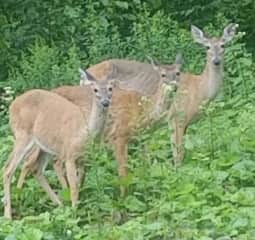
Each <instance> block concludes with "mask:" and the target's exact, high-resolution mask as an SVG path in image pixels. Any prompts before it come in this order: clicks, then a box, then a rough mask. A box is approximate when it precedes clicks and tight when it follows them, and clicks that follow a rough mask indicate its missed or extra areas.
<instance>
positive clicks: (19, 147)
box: [3, 136, 34, 219]
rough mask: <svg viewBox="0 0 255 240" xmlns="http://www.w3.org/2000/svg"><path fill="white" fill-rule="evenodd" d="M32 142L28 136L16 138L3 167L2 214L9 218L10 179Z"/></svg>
mask: <svg viewBox="0 0 255 240" xmlns="http://www.w3.org/2000/svg"><path fill="white" fill-rule="evenodd" d="M33 145H34V142H33V141H32V140H30V139H29V137H28V136H23V137H21V138H19V139H17V140H16V143H15V145H14V149H13V151H12V153H11V154H10V157H9V159H8V161H7V163H6V165H5V167H4V174H3V185H4V216H5V217H7V218H10V219H11V217H12V216H11V180H12V176H13V174H14V172H15V170H16V169H17V167H18V165H19V163H20V162H21V161H22V160H23V159H24V158H25V157H26V155H27V154H28V153H29V151H31V149H32V147H33Z"/></svg>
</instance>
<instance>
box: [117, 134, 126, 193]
mask: <svg viewBox="0 0 255 240" xmlns="http://www.w3.org/2000/svg"><path fill="white" fill-rule="evenodd" d="M127 147H128V141H127V140H126V139H125V138H119V139H116V141H115V142H114V154H115V157H116V160H117V162H118V174H119V177H120V179H121V180H123V179H124V178H125V177H127V175H128V166H127V160H128V148H127ZM125 193H126V189H125V187H124V186H123V184H122V183H121V186H120V194H121V196H122V197H124V196H125Z"/></svg>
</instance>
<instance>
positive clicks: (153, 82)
mask: <svg viewBox="0 0 255 240" xmlns="http://www.w3.org/2000/svg"><path fill="white" fill-rule="evenodd" d="M112 66H115V68H116V72H117V73H116V76H115V77H116V78H117V79H118V80H119V81H120V84H119V87H120V88H121V89H124V90H131V91H137V92H139V93H141V94H143V95H146V96H151V95H153V94H154V93H155V92H156V91H157V86H158V78H159V73H158V72H157V71H155V70H154V69H153V66H152V65H151V64H149V63H141V62H138V61H134V60H123V59H109V60H106V61H103V62H101V63H98V64H96V65H93V66H91V67H90V68H88V69H87V71H88V72H89V73H91V74H93V75H95V76H96V78H97V79H101V78H102V77H105V76H106V75H107V74H108V73H109V72H110V71H111V70H112V69H111V68H112ZM164 67H166V66H164Z"/></svg>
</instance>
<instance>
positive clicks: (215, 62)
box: [213, 58, 220, 66]
mask: <svg viewBox="0 0 255 240" xmlns="http://www.w3.org/2000/svg"><path fill="white" fill-rule="evenodd" d="M213 64H214V65H216V66H218V65H220V59H218V58H215V59H213Z"/></svg>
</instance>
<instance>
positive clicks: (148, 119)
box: [10, 54, 183, 196]
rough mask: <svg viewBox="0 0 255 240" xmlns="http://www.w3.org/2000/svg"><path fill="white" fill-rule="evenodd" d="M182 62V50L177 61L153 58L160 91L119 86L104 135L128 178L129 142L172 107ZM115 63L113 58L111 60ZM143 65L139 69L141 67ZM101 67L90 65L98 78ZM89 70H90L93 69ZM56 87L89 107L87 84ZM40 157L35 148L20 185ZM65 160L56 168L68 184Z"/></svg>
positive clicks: (80, 105)
mask: <svg viewBox="0 0 255 240" xmlns="http://www.w3.org/2000/svg"><path fill="white" fill-rule="evenodd" d="M125 62H126V60H123V61H121V63H122V64H123V65H122V66H124V64H125ZM182 62H183V61H182V56H181V55H180V54H178V55H177V56H176V60H175V64H172V65H161V66H158V65H156V64H154V62H153V61H151V64H150V68H151V69H149V71H152V73H153V74H156V77H157V78H156V80H154V82H156V83H157V84H155V85H156V92H155V93H154V94H153V95H149V96H148V95H146V94H145V93H143V91H142V90H141V89H140V90H139V91H135V90H132V89H129V90H126V89H121V88H120V87H119V88H118V89H115V91H114V93H113V96H112V102H111V105H110V107H109V111H108V118H107V120H106V123H105V129H104V133H103V138H104V139H105V141H106V142H109V143H110V144H111V145H113V150H114V155H115V158H116V160H117V163H118V174H119V177H120V178H125V177H126V176H127V175H128V167H127V160H128V152H127V151H128V143H129V141H130V139H131V138H132V136H134V135H135V133H136V132H137V130H139V129H140V128H141V127H144V126H148V124H150V123H153V122H155V121H158V120H159V119H161V118H162V117H163V116H164V114H165V113H166V112H167V110H168V109H169V104H170V102H168V100H169V92H172V91H174V89H175V87H176V86H177V87H178V83H179V79H180V70H181V66H182ZM132 63H134V62H132ZM111 64H113V62H111ZM114 64H116V62H114ZM103 66H104V67H105V66H107V67H106V68H103V70H104V74H106V73H107V72H109V69H111V67H109V62H103ZM114 66H115V65H114ZM140 66H142V65H140ZM140 66H139V69H140V70H141V68H140ZM115 67H116V66H115ZM117 67H118V66H117ZM117 67H116V68H117ZM147 67H148V65H146V69H147ZM97 68H98V66H97V67H96V68H95V69H94V70H93V69H90V73H91V74H93V75H95V76H96V75H97V77H98V78H100V77H104V74H102V72H103V71H101V72H100V71H99V72H98V71H96V70H97ZM99 69H102V68H99ZM87 71H89V69H88V70H87ZM153 71H154V72H153ZM116 72H117V71H116ZM116 72H115V73H116ZM97 73H99V74H97ZM116 74H117V73H116ZM138 75H139V74H138ZM131 76H132V74H131ZM139 76H140V75H139ZM115 77H116V78H117V79H118V80H119V79H120V78H121V77H120V76H119V75H117V76H115ZM134 77H135V78H137V76H136V74H134ZM123 78H124V77H123ZM138 80H139V79H138ZM119 81H120V80H119ZM131 81H132V79H131ZM143 81H146V79H143ZM84 84H86V83H84ZM148 84H150V83H148ZM148 84H147V85H148ZM153 84H154V83H153ZM119 85H121V83H119ZM140 86H141V85H139V87H140ZM136 87H137V86H136ZM154 87H155V86H153V85H152V87H151V89H152V88H154ZM133 89H134V87H133ZM148 89H149V88H148ZM151 89H149V90H151ZM52 91H53V92H54V93H57V94H59V95H60V96H62V97H64V98H65V99H67V100H69V101H70V102H72V103H74V104H75V105H76V106H79V107H80V109H81V111H82V112H84V111H86V105H84V104H85V101H84V93H83V92H84V89H83V88H81V87H79V86H63V87H59V88H57V89H53V90H52ZM11 114H12V113H11V112H10V115H11ZM37 158H38V152H35V153H34V154H32V155H31V156H30V157H29V159H28V160H27V163H26V166H25V165H24V166H25V167H24V168H23V169H22V171H21V175H20V179H19V181H18V182H19V183H18V185H19V187H22V185H23V182H24V179H25V176H26V174H27V173H28V172H29V171H33V169H34V168H37V167H38V166H37V165H36V162H37ZM61 164H62V163H61V161H59V160H56V165H57V166H58V167H56V168H54V169H55V171H56V172H57V176H58V179H59V181H60V183H61V185H62V187H64V188H65V187H66V186H67V183H66V181H65V173H64V170H63V168H62V167H61ZM80 173H81V174H80V177H79V184H81V182H82V180H83V178H84V176H82V173H83V172H82V171H80ZM120 191H121V196H124V195H125V187H123V186H121V187H120Z"/></svg>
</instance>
